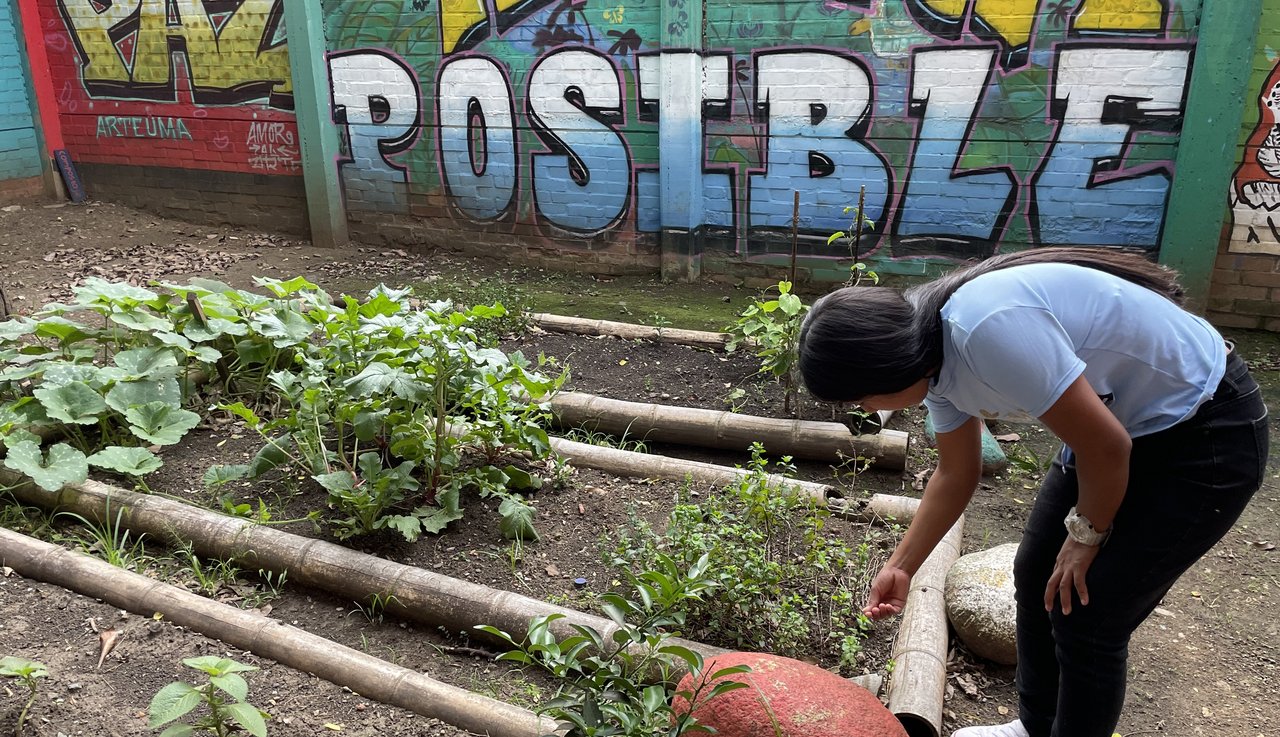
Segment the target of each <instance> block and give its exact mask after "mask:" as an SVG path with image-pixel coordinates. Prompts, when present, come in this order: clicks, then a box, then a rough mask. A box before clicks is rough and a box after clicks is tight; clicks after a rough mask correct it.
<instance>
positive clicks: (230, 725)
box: [147, 656, 270, 737]
mask: <svg viewBox="0 0 1280 737" xmlns="http://www.w3.org/2000/svg"><path fill="white" fill-rule="evenodd" d="M182 664H183V665H185V666H187V667H189V668H194V669H196V670H198V671H201V672H203V673H205V674H207V675H208V676H209V680H208V682H207V683H204V684H202V685H199V686H194V685H192V684H190V683H186V682H185V681H175V682H173V683H170V684H169V685H167V686H165V687H164V688H162V689H160V690H159V691H158V692H157V693H156V695H155V696H154V697H152V699H151V705H150V706H149V707H148V708H147V713H148V715H149V721H148V723H147V726H148V728H150V729H160V728H161V727H164V726H165V725H166V724H170V723H171V722H175V721H177V720H179V719H182V718H183V717H186V716H187V715H188V714H190V713H191V712H192V711H193V710H195V708H196V707H198V706H200V705H201V704H204V705H205V706H206V707H207V709H208V711H209V713H208V714H205V715H204V716H202V717H200V718H198V719H196V720H195V721H194V722H190V723H186V722H180V723H178V724H170V726H168V727H167V728H165V730H164V731H163V732H161V733H160V737H188V735H193V734H197V733H201V732H207V733H209V734H212V735H217V737H227V735H230V734H231V732H232V730H233V729H235V725H239V726H240V727H241V728H243V729H244V730H245V731H246V732H248V733H249V734H251V735H253V736H254V737H266V734H267V722H266V720H267V719H269V718H270V717H269V716H268V715H267V713H266V712H264V711H262V710H260V709H259V708H258V707H256V706H254V705H253V704H250V703H249V702H248V701H246V699H247V698H248V697H249V684H248V683H246V682H245V680H244V676H242V675H240V674H241V673H247V672H250V671H255V670H258V669H257V668H256V667H254V666H252V665H245V664H243V663H237V662H236V661H234V660H230V659H227V658H218V657H213V656H203V657H199V658H187V659H186V660H183V661H182Z"/></svg>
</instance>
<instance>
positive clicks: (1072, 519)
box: [1062, 507, 1111, 548]
mask: <svg viewBox="0 0 1280 737" xmlns="http://www.w3.org/2000/svg"><path fill="white" fill-rule="evenodd" d="M1062 524H1063V525H1065V526H1066V528H1067V534H1068V535H1070V536H1071V539H1072V540H1075V541H1076V542H1078V543H1080V544H1081V545H1088V546H1089V547H1091V548H1092V547H1097V546H1099V545H1102V544H1103V543H1105V542H1106V541H1107V538H1109V537H1111V530H1110V529H1106V530H1103V531H1101V532H1099V531H1098V530H1095V529H1093V523H1092V522H1090V521H1089V518H1088V517H1085V516H1083V515H1081V514H1079V513H1078V512H1076V508H1075V507H1072V508H1071V511H1069V512H1067V518H1066V519H1064V520H1063V521H1062Z"/></svg>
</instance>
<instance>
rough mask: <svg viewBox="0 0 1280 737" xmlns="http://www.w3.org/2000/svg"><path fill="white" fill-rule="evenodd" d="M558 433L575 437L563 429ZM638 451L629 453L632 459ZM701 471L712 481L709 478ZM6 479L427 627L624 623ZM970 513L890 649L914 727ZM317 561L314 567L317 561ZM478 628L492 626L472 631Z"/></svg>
mask: <svg viewBox="0 0 1280 737" xmlns="http://www.w3.org/2000/svg"><path fill="white" fill-rule="evenodd" d="M554 442H556V443H557V444H560V443H567V442H569V441H562V440H559V439H557V440H555V441H554ZM574 445H581V444H576V443H575V444H574ZM586 447H587V448H596V446H586ZM600 450H603V451H609V453H608V455H616V454H627V455H629V456H640V457H641V458H649V459H652V458H653V457H652V456H649V455H647V454H643V453H629V452H627V451H618V450H616V449H611V448H603V449H600ZM636 460H637V459H634V458H628V459H627V461H628V462H629V463H634V462H636ZM665 460H671V459H665ZM685 463H691V462H687V461H686V462H685ZM659 465H660V464H659ZM698 465H701V466H711V465H712V464H698ZM655 467H657V466H655ZM606 470H608V469H606ZM704 471H705V469H704ZM620 473H623V472H620ZM711 473H716V474H721V475H719V476H715V477H714V478H723V477H724V476H723V474H726V473H727V474H729V476H728V478H740V476H738V475H737V474H742V473H745V472H744V471H742V470H741V469H730V468H723V467H722V470H721V471H711ZM623 475H627V474H626V473H623ZM644 475H646V476H654V475H657V474H655V473H652V472H651V473H647V474H644ZM681 478H683V476H682V477H681ZM705 478H707V479H708V480H710V479H711V478H713V477H710V476H708V477H705ZM713 483H720V482H719V481H713ZM801 483H804V482H797V481H795V480H789V479H785V478H783V479H782V484H783V485H784V488H787V484H790V485H791V486H790V488H793V489H794V488H797V487H796V485H797V484H801ZM0 484H4V485H7V486H10V487H11V488H10V493H12V494H13V495H14V496H15V497H16V498H17V499H18V500H19V501H22V502H23V503H27V504H32V505H35V506H39V507H44V508H55V509H65V510H69V511H74V512H76V513H77V514H80V515H81V516H84V517H86V518H88V519H96V520H103V519H106V518H107V517H108V515H109V514H110V510H111V508H112V506H113V505H114V507H115V509H116V511H117V512H123V517H122V521H123V523H124V524H126V525H127V526H128V527H129V529H131V530H133V531H134V532H139V533H146V534H149V535H151V536H152V537H154V538H157V539H160V540H163V541H176V540H181V541H186V542H190V543H191V544H192V546H193V547H194V549H195V550H196V551H197V552H198V553H200V554H201V555H204V556H206V557H216V558H232V559H234V560H236V561H238V562H240V563H242V564H244V565H247V566H250V567H257V568H261V569H266V570H271V571H273V572H276V573H280V572H282V571H286V570H287V571H289V575H290V579H291V580H295V581H299V582H301V583H303V584H306V585H309V586H314V587H316V588H320V589H323V590H327V591H330V592H332V593H335V594H339V595H342V596H347V597H350V598H352V599H353V600H356V601H364V600H366V599H367V598H368V597H369V596H371V595H374V594H380V595H382V596H384V597H386V596H388V595H391V596H394V597H395V599H394V600H393V601H392V603H391V604H390V605H389V606H388V611H389V612H391V613H394V614H397V615H399V616H403V617H405V618H407V619H411V620H414V621H418V622H422V623H424V624H427V625H430V626H445V627H448V628H451V629H455V630H463V629H469V628H470V627H471V626H473V625H475V624H491V625H493V626H495V627H497V628H498V629H501V630H504V631H506V632H509V633H511V634H512V635H513V636H514V637H516V638H517V639H519V638H521V637H524V636H525V635H526V634H527V631H528V622H529V620H530V619H531V618H533V617H535V616H544V615H546V614H551V613H561V614H564V615H565V619H562V620H559V621H558V622H556V623H554V625H553V631H554V632H555V634H556V636H557V637H558V638H563V637H566V636H569V635H570V634H572V633H573V632H572V630H571V629H569V626H568V625H569V624H573V623H576V624H583V625H585V626H589V627H594V628H596V629H597V630H599V631H600V632H601V633H603V634H604V635H605V637H606V638H608V637H610V636H611V635H612V632H613V631H614V630H616V628H617V627H616V625H615V624H614V623H613V622H612V621H610V620H608V619H605V618H603V617H597V616H594V615H591V614H586V613H583V612H578V611H575V610H571V609H566V608H563V607H557V606H553V605H551V604H548V603H546V602H543V601H539V600H537V599H532V598H530V597H525V596H521V595H520V594H515V593H511V592H506V591H499V590H496V589H491V588H489V587H486V586H481V585H479V584H472V583H469V582H466V581H460V580H458V579H454V578H450V577H448V576H443V575H440V574H436V573H431V572H429V571H424V570H422V569H419V568H416V567H413V566H406V565H403V564H400V563H395V562H393V561H388V560H384V559H382V558H378V557H376V556H372V555H368V554H365V553H360V552H357V551H353V550H350V549H348V548H344V547H342V546H339V545H335V544H333V543H329V542H326V541H323V540H316V539H311V538H305V537H301V536H298V535H293V534H292V533H287V532H284V531H281V530H275V529H272V528H268V527H264V526H261V525H257V524H255V523H252V522H249V521H248V520H242V519H238V518H233V517H227V516H225V515H223V514H221V513H218V512H214V511H212V510H206V509H200V508H197V507H193V506H191V505H188V504H184V503H182V502H178V501H174V500H171V499H166V498H164V497H159V496H154V495H143V494H137V493H134V492H131V491H126V490H124V489H119V488H116V487H112V486H109V485H107V484H101V483H98V482H95V481H86V482H84V483H82V484H68V485H67V486H65V487H63V489H62V490H61V491H59V492H57V493H56V494H51V493H49V492H45V491H43V490H41V489H39V488H38V487H36V486H35V485H34V484H32V483H31V482H30V481H29V480H28V479H27V478H26V477H25V476H23V475H21V474H17V473H14V472H12V471H9V470H7V469H0ZM814 486H821V485H814ZM805 493H809V494H811V495H813V494H814V493H816V490H813V489H809V490H807V491H805ZM812 498H815V499H818V498H819V497H817V496H813V497H812ZM821 499H825V500H826V502H827V506H828V507H829V508H830V509H832V511H833V512H834V513H836V514H838V515H841V516H846V517H851V518H855V519H858V520H862V521H866V522H882V521H885V520H895V521H900V522H904V523H906V522H909V521H910V520H911V519H912V518H913V517H914V515H915V512H916V509H917V508H918V506H919V500H916V499H912V498H909V497H900V496H892V495H886V494H876V495H873V496H872V497H871V498H869V499H862V500H845V499H840V498H838V497H833V496H831V495H830V494H829V493H828V492H822V496H821ZM963 524H964V520H963V517H962V518H961V519H960V520H959V521H957V522H956V524H955V525H954V526H953V527H952V528H951V530H950V531H949V532H948V533H947V535H946V536H945V537H944V538H943V541H942V543H940V544H939V546H938V548H937V549H935V550H934V551H933V553H932V554H931V555H930V556H929V557H928V558H927V559H926V561H925V563H924V565H923V566H921V569H920V571H918V572H917V574H916V576H915V578H913V579H912V590H911V593H910V595H909V596H908V598H907V603H906V606H905V607H904V610H903V618H902V623H901V624H900V625H899V631H898V637H897V640H896V643H895V646H894V649H893V653H894V656H893V657H894V660H895V662H896V664H897V665H896V667H895V669H894V673H893V677H892V680H891V682H890V686H889V710H890V711H891V712H893V713H894V714H895V715H896V716H897V717H898V719H899V720H900V721H901V722H902V723H903V726H904V728H905V729H907V732H908V734H909V735H910V736H911V737H938V736H939V735H940V733H941V726H942V707H943V697H944V694H945V686H946V656H947V620H946V610H945V606H944V602H943V599H942V592H943V588H944V587H943V583H944V581H945V577H946V572H947V570H948V569H949V568H950V566H951V564H952V563H954V562H955V560H956V558H957V557H958V555H959V548H960V539H961V535H962V533H963ZM10 565H11V564H10ZM309 566H314V570H312V569H311V568H309ZM15 568H16V567H15ZM470 634H471V635H473V636H477V637H485V635H484V634H483V633H481V632H480V631H476V630H472V631H470ZM676 643H678V644H682V645H684V646H685V647H688V648H690V649H693V650H696V651H698V652H700V653H701V654H702V655H703V657H707V658H710V657H714V656H715V655H717V654H720V653H723V652H725V651H724V650H721V649H720V648H714V647H711V646H709V645H704V644H701V643H695V642H690V641H684V640H673V644H676ZM361 693H365V692H361ZM446 721H447V720H446Z"/></svg>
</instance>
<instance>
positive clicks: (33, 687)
mask: <svg viewBox="0 0 1280 737" xmlns="http://www.w3.org/2000/svg"><path fill="white" fill-rule="evenodd" d="M27 688H29V689H30V690H31V695H30V696H29V697H28V698H27V703H26V704H24V705H23V707H22V712H21V713H19V714H18V729H17V731H15V732H14V733H13V734H14V735H15V737H19V736H20V735H21V734H22V725H23V724H25V723H26V721H27V712H28V711H30V710H31V705H32V704H34V703H36V682H35V681H34V680H32V681H31V683H30V684H28V685H27Z"/></svg>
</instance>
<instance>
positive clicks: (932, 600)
mask: <svg viewBox="0 0 1280 737" xmlns="http://www.w3.org/2000/svg"><path fill="white" fill-rule="evenodd" d="M963 535H964V516H963V515H962V516H961V517H960V519H958V520H956V522H955V524H954V525H952V527H951V529H950V530H948V531H947V534H946V535H944V536H943V537H942V541H941V542H940V543H938V546H937V547H935V548H934V549H933V552H932V553H930V554H929V557H928V558H926V559H925V561H924V564H923V565H921V566H920V570H918V571H916V575H915V576H913V577H912V578H911V592H910V593H909V594H908V595H907V603H906V606H904V607H903V609H902V622H901V624H899V625H898V638H897V640H896V641H895V642H894V647H893V650H892V654H891V655H890V657H891V658H893V661H894V663H895V667H894V669H893V673H892V674H891V676H890V680H889V711H891V712H893V714H894V716H896V717H898V721H900V722H902V726H903V727H904V728H905V729H906V730H907V734H908V735H909V736H910V737H939V736H940V735H941V734H942V705H943V701H944V699H945V697H946V686H947V637H948V631H947V611H946V603H945V601H944V599H943V591H944V588H945V584H946V579H947V571H949V570H951V566H952V565H953V564H954V563H955V562H956V559H957V558H958V557H960V545H961V538H962V537H963Z"/></svg>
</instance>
